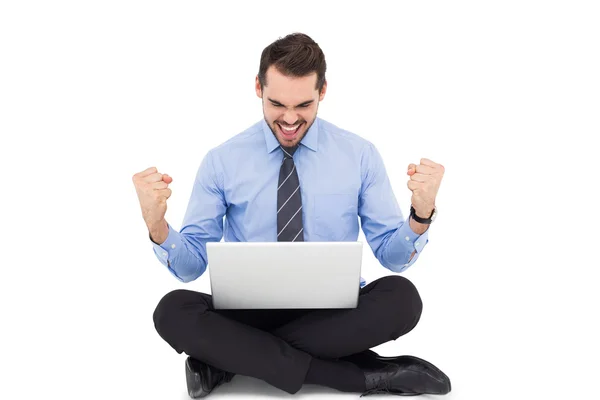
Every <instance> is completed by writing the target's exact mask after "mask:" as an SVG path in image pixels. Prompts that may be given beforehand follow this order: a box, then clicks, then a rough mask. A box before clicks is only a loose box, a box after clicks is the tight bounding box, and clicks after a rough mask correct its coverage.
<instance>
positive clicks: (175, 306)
mask: <svg viewBox="0 0 600 400" xmlns="http://www.w3.org/2000/svg"><path fill="white" fill-rule="evenodd" d="M194 293H195V292H193V291H190V290H185V289H177V290H173V291H171V292H169V293H167V294H166V295H164V296H163V298H162V299H161V300H160V301H159V302H158V305H157V306H156V309H155V310H154V314H153V315H152V317H153V320H154V327H155V328H156V331H157V332H158V333H159V334H160V335H161V336H162V337H163V338H165V339H166V337H165V336H166V335H168V333H169V332H171V331H173V330H176V329H177V327H178V326H179V325H180V324H181V323H182V321H181V319H182V318H183V315H182V311H183V310H184V307H185V305H186V304H189V303H190V298H191V297H192V296H193V294H194Z"/></svg>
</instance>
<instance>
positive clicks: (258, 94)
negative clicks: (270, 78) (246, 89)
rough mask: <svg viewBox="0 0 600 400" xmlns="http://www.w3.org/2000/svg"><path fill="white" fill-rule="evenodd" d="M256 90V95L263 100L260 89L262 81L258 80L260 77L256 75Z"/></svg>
mask: <svg viewBox="0 0 600 400" xmlns="http://www.w3.org/2000/svg"><path fill="white" fill-rule="evenodd" d="M254 89H255V90H256V95H257V96H258V97H259V98H260V99H262V90H261V89H260V81H259V80H258V75H256V82H255V83H254Z"/></svg>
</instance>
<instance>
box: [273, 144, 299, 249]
mask: <svg viewBox="0 0 600 400" xmlns="http://www.w3.org/2000/svg"><path fill="white" fill-rule="evenodd" d="M280 147H281V150H283V162H282V163H281V169H280V170H279V184H278V185H277V241H278V242H303V241H304V233H303V231H304V228H303V227H302V197H301V196H300V180H299V179H298V171H297V170H296V166H295V165H294V158H293V155H294V152H295V151H296V149H297V148H298V146H295V147H291V148H290V147H285V148H284V147H283V146H280Z"/></svg>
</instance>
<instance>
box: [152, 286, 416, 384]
mask: <svg viewBox="0 0 600 400" xmlns="http://www.w3.org/2000/svg"><path fill="white" fill-rule="evenodd" d="M307 296H310V288H308V289H307ZM422 307H423V305H422V302H421V298H420V296H419V293H418V292H417V289H416V288H415V286H414V285H413V284H412V282H410V281H409V280H408V279H406V278H404V277H402V276H399V275H391V276H386V277H384V278H381V279H378V280H376V281H373V282H371V283H370V284H369V285H367V286H365V287H364V288H361V290H360V297H359V302H358V307H357V308H355V309H311V310H300V309H289V310H288V309H286V310H277V309H274V310H215V309H214V307H213V303H212V297H211V296H210V295H208V294H205V293H199V292H195V291H191V290H183V289H179V290H174V291H172V292H170V293H168V294H167V295H165V296H164V297H163V298H162V299H161V300H160V302H159V303H158V306H157V307H156V310H155V311H154V325H155V327H156V330H157V331H158V333H159V335H160V336H161V337H162V338H163V339H164V340H165V341H166V342H167V343H169V345H170V346H171V347H172V348H173V349H175V351H177V352H178V353H182V352H185V353H186V354H188V355H189V356H192V357H193V358H196V359H198V360H200V361H203V362H205V363H207V364H210V365H213V366H215V367H217V368H220V369H222V370H225V371H229V372H233V373H235V374H241V375H246V376H251V377H254V378H258V379H261V380H264V381H265V382H267V383H269V384H271V385H273V386H275V387H277V388H279V389H281V390H284V391H286V392H288V393H296V392H297V391H298V390H300V388H301V387H302V384H303V383H304V380H305V377H306V374H307V371H308V368H309V364H310V361H311V359H312V358H313V357H316V358H321V359H338V358H342V357H345V356H349V355H352V354H356V353H360V352H362V351H365V350H368V349H370V348H371V347H375V346H378V345H380V344H382V343H385V342H388V341H390V340H396V339H397V338H398V337H400V336H402V335H404V334H406V333H408V332H409V331H411V330H412V329H413V328H414V327H415V326H416V325H417V323H418V321H419V319H420V317H421V311H422Z"/></svg>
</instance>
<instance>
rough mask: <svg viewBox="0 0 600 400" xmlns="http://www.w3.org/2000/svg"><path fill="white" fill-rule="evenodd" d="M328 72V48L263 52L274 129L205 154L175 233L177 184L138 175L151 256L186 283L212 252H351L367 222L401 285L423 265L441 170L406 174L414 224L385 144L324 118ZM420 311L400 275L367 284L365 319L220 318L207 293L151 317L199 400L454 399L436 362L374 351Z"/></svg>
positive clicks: (328, 314) (179, 297)
mask: <svg viewBox="0 0 600 400" xmlns="http://www.w3.org/2000/svg"><path fill="white" fill-rule="evenodd" d="M325 71H326V63H325V57H324V54H323V52H322V50H321V48H320V47H319V46H318V44H317V43H315V42H314V41H313V40H312V39H311V38H310V37H309V36H307V35H305V34H300V33H296V34H290V35H287V36H286V37H284V38H280V39H279V40H277V41H275V42H273V43H272V44H270V45H269V46H267V47H266V48H265V49H264V50H263V52H262V55H261V59H260V66H259V71H258V75H257V77H256V94H257V96H258V97H259V98H260V99H261V101H262V105H263V114H264V119H262V120H261V121H259V122H257V123H255V124H254V125H252V126H250V127H249V128H248V129H247V130H245V131H243V132H241V133H239V134H237V135H236V136H233V137H232V138H230V139H229V140H227V141H225V142H224V143H223V144H221V145H220V146H217V147H216V148H213V149H211V150H210V151H208V153H207V154H206V156H205V157H204V158H203V160H202V162H201V163H200V167H199V169H198V172H197V175H196V177H195V181H194V185H193V188H192V194H191V198H190V201H189V205H188V208H187V211H186V213H185V216H184V220H183V224H182V227H181V230H180V231H179V232H178V231H176V230H175V229H173V227H172V226H171V225H170V224H169V223H168V222H167V221H166V220H165V213H166V209H167V199H168V198H169V197H170V196H171V189H169V184H170V183H171V182H172V181H173V179H172V177H170V176H169V175H168V174H166V173H161V172H159V171H158V170H157V169H156V168H155V167H151V168H148V169H146V170H144V171H142V172H139V173H136V174H135V175H134V176H133V182H134V185H135V188H136V192H137V195H138V197H139V201H140V205H141V209H142V216H143V218H144V221H145V222H146V225H147V227H148V231H149V237H150V240H151V241H152V242H153V243H152V246H153V249H154V252H155V254H156V256H157V257H158V259H159V260H160V262H161V263H162V264H163V265H164V266H165V267H166V269H167V270H168V271H169V272H170V273H171V274H172V275H173V276H174V277H175V278H176V279H178V280H179V281H182V282H190V281H193V280H195V279H197V278H198V277H200V276H201V275H202V274H203V273H204V271H206V268H207V264H208V263H207V257H206V243H207V242H217V241H220V240H221V239H222V238H223V237H224V238H225V240H226V241H236V242H238V241H355V240H357V238H358V233H359V221H358V220H359V219H360V228H362V230H363V232H364V234H365V237H366V239H367V241H368V243H369V245H370V247H371V249H372V250H373V253H374V255H375V256H376V257H377V259H378V260H379V262H380V263H381V264H382V265H383V266H384V267H386V268H388V269H389V270H390V271H393V272H396V273H399V272H402V271H404V270H406V269H407V268H409V267H410V266H411V265H412V264H414V263H415V261H416V260H417V259H418V257H419V254H420V253H421V252H422V251H423V249H424V247H425V245H426V244H427V242H428V228H429V225H430V224H431V223H432V221H433V220H434V219H435V213H436V210H435V199H436V195H437V192H438V189H439V187H440V183H441V180H442V177H443V175H444V167H443V166H442V165H440V164H437V163H435V162H433V161H431V160H429V159H426V158H422V159H420V162H419V164H409V165H408V168H407V175H408V188H409V189H410V190H411V191H412V197H411V203H412V204H411V212H410V215H409V216H408V217H406V218H405V217H404V216H403V214H402V212H401V210H400V208H399V206H398V202H397V200H396V198H395V196H394V193H393V191H392V186H391V184H390V181H389V179H388V176H387V173H386V170H385V167H384V163H383V161H382V158H381V156H380V154H379V153H378V151H377V149H376V148H375V146H374V145H373V144H372V143H370V142H369V141H367V140H366V139H363V138H362V137H360V136H358V135H356V134H353V133H351V132H348V131H346V130H344V129H342V128H339V127H338V126H336V125H334V124H332V123H330V122H328V121H325V120H323V119H321V118H319V117H317V111H318V108H319V103H320V102H321V101H322V100H323V99H324V97H325V93H326V90H327V81H326V79H325ZM309 295H310V293H309V289H307V296H309ZM421 310H422V303H421V298H420V296H419V293H418V291H417V289H416V288H415V286H414V285H413V284H412V283H411V282H410V281H409V280H408V279H406V278H404V277H402V276H399V275H390V276H387V277H384V278H381V279H378V280H376V281H374V282H371V283H370V284H368V285H367V284H366V282H365V281H364V280H363V279H362V278H361V289H360V296H359V302H358V307H357V308H355V309H340V310H330V309H327V310H215V309H214V307H213V304H212V299H211V296H210V295H208V294H205V293H199V292H195V291H191V290H174V291H172V292H170V293H168V294H166V295H165V296H164V297H163V298H162V299H161V301H160V302H159V304H158V305H157V307H156V310H155V312H154V315H153V317H154V324H155V327H156V330H157V331H158V333H159V335H160V336H161V337H162V338H163V339H164V340H165V341H166V342H167V343H168V344H169V345H170V346H171V347H172V348H173V349H174V350H175V351H177V352H178V353H183V352H185V353H186V354H187V355H188V357H187V359H186V361H185V368H186V379H187V385H188V393H189V395H190V397H192V398H198V397H204V396H207V395H208V394H209V393H210V392H211V391H212V390H213V389H214V388H216V387H218V386H219V385H222V384H223V383H225V382H229V381H230V380H231V379H232V377H233V376H234V375H235V374H241V375H246V376H251V377H255V378H258V379H261V380H264V381H265V382H268V383H269V384H271V385H273V386H275V387H277V388H279V389H281V390H283V391H285V392H287V393H296V392H297V391H298V390H300V388H301V387H302V385H303V384H304V383H309V384H318V385H323V386H327V387H331V388H335V389H337V390H340V391H344V392H356V393H362V394H363V395H364V394H374V393H390V394H396V395H415V394H425V393H429V394H446V393H448V392H449V391H450V390H451V385H450V380H449V378H448V376H446V375H445V374H444V373H443V372H442V371H441V370H440V369H438V368H437V367H436V366H434V365H433V364H432V363H430V362H427V361H425V360H423V359H420V358H418V357H413V356H398V357H382V356H379V355H378V354H377V353H375V352H373V351H371V350H370V348H372V347H375V346H377V345H380V344H382V343H385V342H387V341H390V340H396V339H397V338H399V337H400V336H402V335H404V334H406V333H408V332H409V331H411V330H412V329H413V328H414V327H415V326H416V324H417V323H418V321H419V318H420V316H421Z"/></svg>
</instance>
